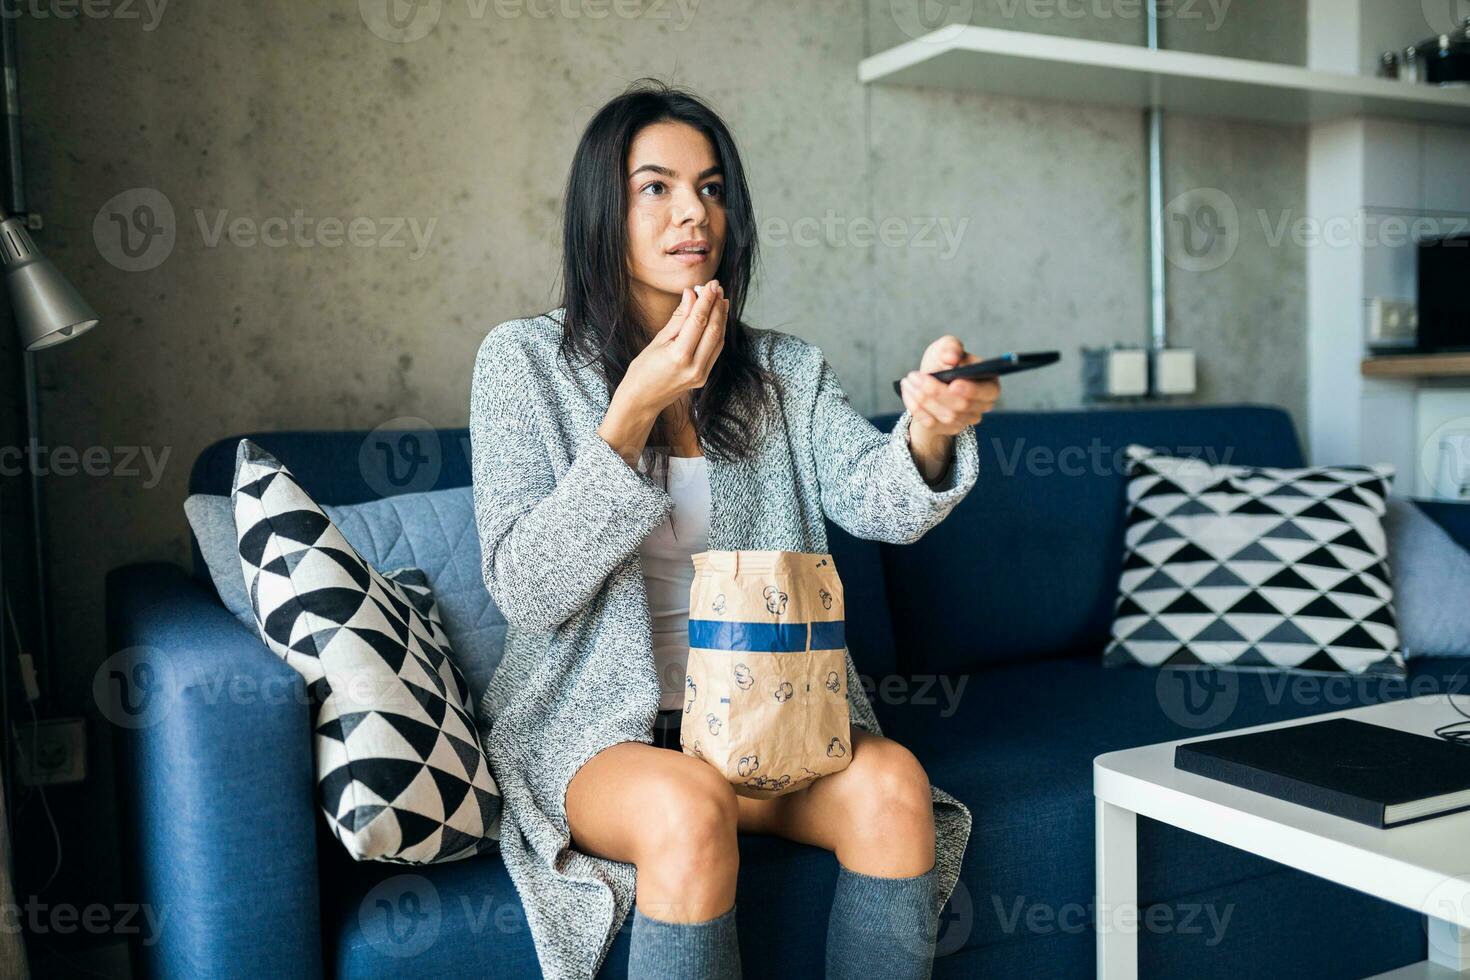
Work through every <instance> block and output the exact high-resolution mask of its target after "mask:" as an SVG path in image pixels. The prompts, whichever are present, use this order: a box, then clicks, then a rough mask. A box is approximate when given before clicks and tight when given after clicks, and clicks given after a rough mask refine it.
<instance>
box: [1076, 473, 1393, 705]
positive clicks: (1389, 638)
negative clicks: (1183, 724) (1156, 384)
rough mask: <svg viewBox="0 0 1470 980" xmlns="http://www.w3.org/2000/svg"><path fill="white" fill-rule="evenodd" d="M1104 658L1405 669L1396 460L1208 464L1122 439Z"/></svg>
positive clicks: (1353, 670)
mask: <svg viewBox="0 0 1470 980" xmlns="http://www.w3.org/2000/svg"><path fill="white" fill-rule="evenodd" d="M1126 453H1127V456H1128V459H1129V460H1130V463H1129V478H1128V520H1127V525H1126V531H1125V533H1124V543H1125V549H1124V559H1123V571H1122V575H1121V577H1120V581H1119V587H1118V600H1117V606H1116V610H1115V612H1114V619H1113V631H1112V641H1111V642H1110V643H1109V644H1108V647H1107V650H1106V652H1105V653H1104V655H1103V663H1104V664H1105V665H1107V666H1117V665H1122V664H1142V665H1144V666H1149V667H1158V666H1164V665H1168V666H1180V665H1185V666H1199V665H1207V666H1231V667H1250V668H1291V669H1298V670H1304V671H1331V672H1337V673H1349V674H1393V675H1399V676H1403V675H1404V673H1405V668H1404V658H1403V654H1402V651H1401V650H1400V647H1399V634H1398V627H1397V624H1396V621H1395V618H1394V609H1393V589H1392V581H1391V579H1390V576H1389V569H1388V563H1387V554H1388V552H1387V543H1386V538H1385V535H1384V530H1383V515H1384V512H1385V509H1386V503H1387V499H1388V492H1389V484H1390V482H1391V481H1392V479H1393V475H1394V468H1393V467H1392V466H1388V465H1378V466H1322V467H1310V468H1303V469H1273V468H1269V467H1250V466H1221V465H1211V464H1208V463H1205V462H1204V461H1202V460H1198V459H1186V458H1178V457H1170V456H1161V455H1157V454H1156V453H1154V452H1153V450H1151V449H1148V448H1147V447H1144V446H1137V445H1132V446H1129V447H1127V449H1126Z"/></svg>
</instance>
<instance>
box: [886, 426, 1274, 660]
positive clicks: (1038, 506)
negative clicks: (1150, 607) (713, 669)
mask: <svg viewBox="0 0 1470 980" xmlns="http://www.w3.org/2000/svg"><path fill="white" fill-rule="evenodd" d="M875 422H876V420H875ZM978 435H979V449H980V476H979V478H978V479H977V481H976V483H975V486H974V488H973V489H971V491H970V492H969V494H967V495H966V497H965V499H964V500H962V501H960V503H959V505H958V506H957V507H955V509H954V510H953V511H952V512H951V513H950V515H949V516H948V517H947V518H945V520H944V522H943V523H942V524H940V525H939V526H938V527H936V528H934V529H933V530H932V531H930V532H929V533H928V534H926V535H924V537H923V538H921V539H920V540H919V541H917V542H915V543H914V544H911V545H904V546H897V545H883V546H882V552H883V563H884V573H885V575H886V576H887V580H888V583H889V597H890V611H891V614H892V616H893V629H894V635H895V636H896V637H899V638H900V643H899V647H898V650H897V655H898V665H899V669H900V671H902V672H914V673H925V672H954V673H958V672H962V671H966V670H972V669H974V668H976V667H979V666H982V665H986V664H994V663H1005V662H1010V661H1016V660H1026V659H1037V658H1046V657H1054V656H1057V655H1058V654H1065V653H1072V654H1078V655H1081V654H1084V653H1090V654H1092V655H1094V656H1095V655H1096V654H1097V651H1099V650H1101V649H1102V648H1103V646H1104V645H1105V644H1106V643H1107V641H1108V635H1109V627H1110V626H1111V625H1112V621H1113V606H1114V603H1115V601H1116V599H1117V586H1118V572H1119V568H1120V563H1121V560H1122V554H1123V509H1124V508H1123V502H1124V501H1123V488H1124V483H1125V480H1126V475H1127V471H1126V467H1125V465H1124V462H1125V461H1124V460H1123V458H1122V451H1123V448H1124V447H1125V446H1127V445H1128V444H1129V443H1131V442H1137V443H1142V444H1144V445H1147V446H1154V447H1158V448H1159V449H1161V450H1163V451H1166V452H1170V453H1173V454H1175V455H1178V456H1198V457H1201V458H1204V459H1206V460H1211V461H1215V462H1222V463H1240V464H1244V465H1252V466H1300V465H1302V455H1301V447H1300V445H1299V444H1298V442H1297V438H1296V433H1295V431H1294V430H1293V428H1292V422H1291V417H1290V416H1289V415H1287V414H1286V413H1285V412H1284V411H1282V410H1281V409H1278V408H1266V407H1259V406H1208V407H1200V408H1167V409H1165V408H1142V409H1125V410H1109V411H1079V412H996V413H994V414H991V415H987V416H986V417H985V422H984V424H983V425H981V426H980V428H979V430H978ZM957 612H962V613H963V616H964V620H965V622H964V625H959V624H957V623H956V622H955V615H956V613H957Z"/></svg>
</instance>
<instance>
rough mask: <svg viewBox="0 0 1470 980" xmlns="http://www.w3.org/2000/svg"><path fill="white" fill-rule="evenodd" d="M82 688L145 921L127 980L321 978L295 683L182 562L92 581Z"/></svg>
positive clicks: (309, 799)
mask: <svg viewBox="0 0 1470 980" xmlns="http://www.w3.org/2000/svg"><path fill="white" fill-rule="evenodd" d="M107 613H108V634H109V642H110V644H111V649H112V651H114V652H113V654H112V656H111V657H110V658H109V660H108V661H107V663H106V664H104V666H103V670H101V671H99V673H98V679H97V682H96V685H95V693H96V694H97V697H98V701H99V707H100V708H101V710H102V713H103V715H104V716H105V717H106V718H107V719H108V720H109V721H111V722H112V724H113V728H114V736H115V740H116V749H117V763H118V785H119V796H120V801H119V802H120V809H121V811H122V814H123V841H124V855H123V858H124V861H125V863H126V864H127V865H129V867H128V869H127V870H128V872H129V877H130V885H131V887H132V889H133V890H134V895H135V897H136V899H137V900H138V901H139V902H142V903H147V906H148V907H151V912H152V914H153V915H154V916H155V917H156V918H157V919H159V920H161V921H160V923H159V925H158V928H157V929H156V932H155V934H154V935H152V936H149V937H145V938H148V939H150V940H152V941H149V942H139V943H137V944H136V949H135V957H136V959H135V962H136V964H137V966H138V967H139V973H140V975H142V976H150V977H152V976H158V977H201V976H207V977H303V976H320V975H321V973H322V950H321V910H320V902H319V897H318V886H317V847H316V830H317V828H316V820H317V805H316V801H315V779H314V775H313V766H312V736H311V725H310V708H309V702H308V699H307V695H306V687H305V683H304V682H303V681H302V679H301V676H300V675H299V674H297V673H296V671H294V670H292V669H291V668H290V667H289V666H287V665H286V664H285V663H284V662H283V661H281V660H280V659H279V658H278V657H276V656H275V655H274V654H272V653H271V652H270V651H269V650H267V649H266V647H265V645H264V644H263V643H261V641H260V639H259V638H258V637H257V636H255V635H254V634H253V633H251V632H250V631H249V630H247V629H246V628H245V627H243V626H242V625H241V624H240V623H239V622H238V621H237V620H236V619H235V618H234V617H233V616H231V615H230V614H229V612H227V611H226V610H225V608H224V607H223V606H221V605H220V604H219V601H218V600H217V599H216V598H215V597H214V596H213V595H211V594H210V593H209V591H208V590H207V589H206V588H205V587H204V586H202V585H201V584H200V583H199V582H197V581H196V580H194V579H193V578H191V577H190V576H189V575H188V574H187V573H186V572H185V571H184V570H183V569H182V568H179V567H178V566H176V565H171V564H165V563H148V564H135V565H127V566H123V567H121V568H117V569H114V570H113V571H111V572H110V573H108V576H107Z"/></svg>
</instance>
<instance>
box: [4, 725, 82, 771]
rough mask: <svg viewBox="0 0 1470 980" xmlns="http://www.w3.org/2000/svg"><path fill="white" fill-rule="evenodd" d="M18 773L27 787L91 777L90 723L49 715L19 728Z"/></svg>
mask: <svg viewBox="0 0 1470 980" xmlns="http://www.w3.org/2000/svg"><path fill="white" fill-rule="evenodd" d="M15 755H16V775H17V776H19V777H20V780H21V782H22V783H24V784H25V785H27V786H55V785H58V784H62V783H80V782H81V781H83V780H84V779H86V778H87V723H86V720H85V719H82V718H47V719H45V720H44V721H40V722H37V723H36V724H34V725H33V724H30V723H28V722H27V723H24V724H20V725H17V726H16V727H15Z"/></svg>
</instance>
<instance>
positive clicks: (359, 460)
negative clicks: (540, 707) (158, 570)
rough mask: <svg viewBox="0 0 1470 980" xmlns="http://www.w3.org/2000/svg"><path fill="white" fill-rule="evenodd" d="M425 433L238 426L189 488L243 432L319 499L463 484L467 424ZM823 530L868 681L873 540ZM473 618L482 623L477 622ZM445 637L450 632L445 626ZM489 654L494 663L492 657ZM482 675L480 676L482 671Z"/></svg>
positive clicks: (872, 656)
mask: <svg viewBox="0 0 1470 980" xmlns="http://www.w3.org/2000/svg"><path fill="white" fill-rule="evenodd" d="M890 426H891V423H890ZM432 435H433V438H431V437H430V436H431V434H430V432H429V431H428V430H401V431H398V432H392V431H390V432H386V433H385V432H380V431H378V430H373V431H366V430H361V431H350V430H348V431H344V430H325V431H290V432H249V433H241V434H239V435H233V436H230V437H228V438H225V439H221V440H219V441H218V442H215V443H212V444H210V445H209V446H208V447H206V448H205V449H204V450H203V451H202V452H201V453H200V454H199V456H198V457H197V458H196V459H195V461H194V466H193V469H192V470H191V471H190V475H189V492H190V493H204V494H224V495H228V494H229V492H230V486H231V484H232V483H233V481H234V475H235V448H236V446H237V445H238V444H239V442H240V440H241V439H246V438H248V439H250V440H252V441H254V442H256V443H258V444H259V445H260V446H261V447H262V448H264V449H265V450H266V451H267V452H269V453H271V454H272V455H274V456H275V457H276V458H277V459H279V460H280V461H281V462H282V463H284V464H285V465H286V466H287V468H289V469H290V470H291V472H292V474H293V475H294V476H295V477H296V479H297V480H298V481H299V482H300V483H301V485H302V487H303V488H305V490H306V492H307V493H309V494H311V496H312V499H313V500H315V501H316V502H317V503H319V504H322V505H323V506H328V507H330V506H333V505H338V506H340V505H345V504H357V503H363V502H366V501H370V500H377V499H379V498H382V497H388V496H396V495H398V494H406V493H414V492H418V491H427V490H441V489H445V488H448V487H463V486H468V485H469V483H470V459H469V457H470V442H469V430H468V429H465V428H458V429H439V430H437V431H436V432H434V433H433V434H432ZM345 530H346V529H344V531H345ZM827 531H828V539H829V543H828V547H829V550H830V551H831V552H832V555H833V558H834V560H835V561H836V562H837V566H838V568H840V569H841V570H842V580H843V586H844V592H845V594H846V597H847V606H848V637H849V646H850V649H851V651H852V657H853V662H854V664H855V665H856V666H857V669H858V671H859V672H860V673H861V674H863V675H864V676H865V677H869V678H873V679H874V683H876V682H877V680H878V679H880V678H882V677H883V676H885V675H887V674H890V673H892V672H893V670H894V644H893V632H892V629H891V627H890V625H889V620H888V606H887V602H886V600H885V591H886V590H885V585H884V582H883V565H882V560H881V557H880V555H879V552H878V545H877V543H876V542H873V541H862V540H858V539H855V538H852V537H849V536H848V535H847V534H845V533H844V532H843V531H842V530H841V529H840V528H838V527H837V526H836V525H833V524H828V526H827ZM349 539H350V536H349ZM190 541H191V546H192V548H193V552H194V571H195V574H196V577H198V578H199V579H200V580H201V581H202V582H203V583H204V584H206V585H208V586H209V587H211V588H213V583H212V582H211V581H210V578H209V574H208V572H207V571H206V570H205V563H204V560H203V557H202V555H201V554H200V553H199V544H198V542H197V541H194V540H193V538H192V536H191V538H190ZM465 546H466V547H467V548H473V549H474V550H475V559H474V565H475V567H478V565H479V541H478V540H477V539H473V538H472V539H470V540H467V541H466V544H465ZM459 564H460V565H461V566H462V565H463V564H464V563H463V562H461V563H459ZM492 606H493V603H492ZM496 615H498V614H496ZM477 625H478V626H479V627H481V628H483V627H484V626H485V623H483V622H480V623H478V624H477ZM451 639H455V637H454V635H453V634H452V633H451ZM493 661H494V662H495V663H498V662H499V657H498V656H496V657H494V658H493ZM461 667H462V668H464V669H465V671H466V676H467V679H469V680H470V681H471V686H472V687H474V688H476V689H477V690H478V689H479V688H481V687H483V683H480V681H481V680H482V678H481V677H480V673H481V672H478V671H476V670H475V669H474V667H473V665H470V664H461ZM491 667H493V664H491ZM483 680H484V681H488V674H486V676H485V677H484V678H483Z"/></svg>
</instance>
